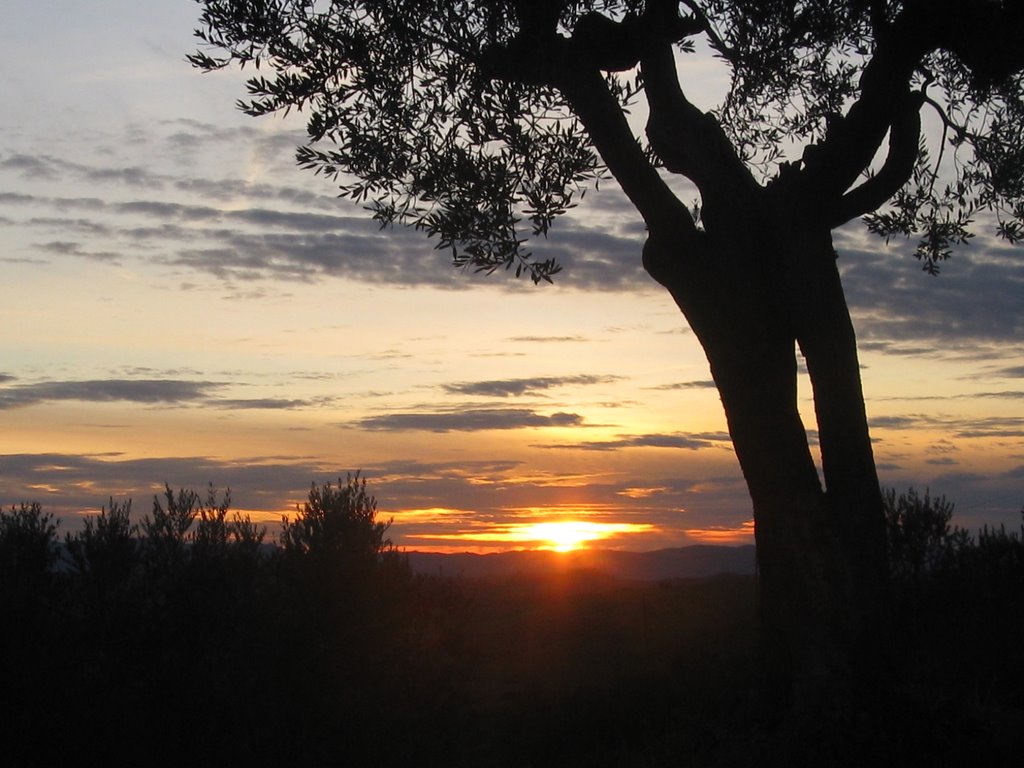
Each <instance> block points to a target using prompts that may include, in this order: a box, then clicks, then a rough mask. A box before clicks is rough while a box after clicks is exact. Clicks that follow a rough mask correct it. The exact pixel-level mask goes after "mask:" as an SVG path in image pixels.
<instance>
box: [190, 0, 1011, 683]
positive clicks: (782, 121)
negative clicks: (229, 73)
mask: <svg viewBox="0 0 1024 768" xmlns="http://www.w3.org/2000/svg"><path fill="white" fill-rule="evenodd" d="M199 2H200V5H201V6H202V21H201V27H200V29H199V30H198V32H197V34H198V36H199V37H200V39H201V40H202V41H203V43H204V44H205V49H204V50H203V51H200V52H198V53H197V54H195V55H194V56H193V57H191V60H192V62H193V63H194V64H195V65H196V66H198V67H200V68H202V69H205V70H213V69H217V68H220V67H224V66H227V65H229V64H233V63H235V64H240V65H243V66H245V65H249V66H254V67H255V68H256V69H255V71H254V73H253V76H252V78H251V79H250V80H249V85H248V88H249V94H250V96H251V100H249V101H244V102H242V103H241V107H242V108H243V109H244V110H245V111H246V112H248V113H249V114H252V115H262V114H267V113H272V112H278V111H283V112H287V111H289V110H291V109H300V110H302V111H304V113H305V114H306V115H307V116H308V133H309V138H310V144H309V145H308V146H304V147H302V148H300V149H299V151H298V160H299V163H300V164H301V165H302V166H304V167H306V168H309V169H312V170H314V171H315V172H317V173H320V174H323V175H325V176H327V177H329V178H334V179H338V180H339V181H340V183H341V189H342V192H343V193H344V194H345V195H347V196H349V197H351V198H353V199H355V200H358V201H361V202H366V203H367V204H368V205H369V206H370V208H371V210H372V211H373V215H374V217H375V218H376V219H377V220H378V221H379V222H381V223H382V224H383V225H387V224H391V223H393V222H403V223H407V224H410V225H412V226H414V227H416V228H418V229H420V230H423V231H424V232H425V233H426V234H427V235H429V236H431V237H434V238H435V239H436V242H437V244H438V246H439V247H442V248H446V249H449V250H450V251H451V253H452V254H453V259H454V262H455V264H456V265H459V266H466V267H469V268H472V269H476V270H484V271H494V270H496V269H501V268H504V269H513V268H514V269H515V272H516V274H520V273H524V272H525V273H526V274H528V275H530V276H531V277H532V278H533V279H534V280H535V281H541V280H549V279H550V278H551V277H552V276H553V275H554V274H555V273H557V272H558V265H557V264H556V263H555V262H554V261H553V260H551V259H545V258H543V256H541V257H535V256H534V255H533V254H532V251H531V250H530V245H529V244H528V242H529V240H530V239H531V238H535V237H537V236H546V235H547V234H548V232H549V230H550V229H551V227H552V225H553V224H554V222H555V220H556V219H557V217H558V216H559V215H561V214H563V213H564V212H565V211H566V210H567V209H569V208H570V207H571V206H572V205H573V204H574V203H575V202H576V200H577V199H578V198H579V197H580V196H581V195H582V194H583V191H584V190H585V189H586V187H587V186H588V185H590V184H593V183H596V182H597V181H598V180H599V179H600V178H602V177H603V176H605V175H606V174H610V175H611V176H613V177H614V179H615V180H616V181H617V182H618V184H619V185H620V186H621V188H622V189H623V191H624V192H625V194H626V195H627V196H628V198H629V199H630V201H631V202H632V203H633V205H634V206H635V207H636V209H637V212H638V214H639V217H640V218H641V219H642V221H643V223H644V225H645V228H646V241H645V242H644V243H643V246H642V249H641V247H640V244H639V243H638V247H637V250H638V255H639V252H640V251H641V250H642V258H643V266H644V268H645V269H646V270H647V272H648V273H649V274H650V275H651V277H652V278H654V279H655V280H656V281H657V282H659V283H660V284H661V285H663V286H664V287H665V288H666V289H667V290H668V292H669V293H670V295H671V296H672V298H673V299H674V300H675V302H676V303H677V305H678V306H679V308H680V309H681V311H682V313H683V314H684V315H685V317H686V319H687V321H688V322H689V324H690V326H691V328H692V329H693V331H694V333H695V334H696V337H697V338H698V339H699V340H700V342H701V344H702V345H703V348H704V351H705V352H706V354H707V357H708V360H709V362H710V367H711V374H712V376H713V378H714V380H715V383H716V385H717V387H718V389H719V392H720V394H721V398H722V403H723V405H724V408H725V413H726V416H727V419H728V424H729V431H730V434H731V436H732V439H733V444H734V446H735V449H736V455H737V457H738V459H739V462H740V466H741V468H742V470H743V474H744V477H745V478H746V481H747V485H748V488H749V490H750V495H751V498H752V500H753V506H754V514H755V520H756V535H757V544H758V560H759V572H760V584H761V594H762V600H761V604H762V606H763V622H764V636H765V638H766V640H767V642H768V649H769V650H770V651H771V653H772V657H773V661H772V663H771V665H772V668H773V669H775V670H778V671H779V673H780V674H781V676H782V677H783V678H785V677H787V676H789V674H790V673H791V672H793V673H795V674H796V675H797V676H798V677H800V678H801V679H803V680H805V681H811V680H814V679H821V678H825V679H828V678H830V677H834V673H840V674H841V673H842V671H843V670H844V669H846V668H847V667H848V664H849V660H850V657H851V654H855V653H856V651H857V650H858V649H861V650H862V649H864V648H867V647H869V646H870V645H871V642H870V641H871V638H872V637H873V636H874V633H873V626H874V625H875V623H876V622H877V621H878V619H879V613H878V612H879V610H880V609H881V608H882V607H884V605H885V602H886V600H885V595H886V570H887V568H886V537H885V524H884V518H883V506H882V495H881V492H880V489H879V485H878V479H877V475H876V470H875V462H874V458H873V454H872V448H871V440H870V437H869V434H868V426H867V418H866V414H865V407H864V401H863V393H862V388H861V380H860V366H859V363H858V357H857V346H856V341H855V336H854V330H853V325H852V323H851V320H850V316H849V312H848V310H847V305H846V300H845V297H844V293H843V288H842V284H841V281H840V276H839V271H838V269H837V263H836V252H835V250H834V248H833V244H832V234H831V233H832V230H833V229H835V228H836V227H839V226H841V225H843V224H845V223H847V222H849V221H851V220H854V219H857V218H858V217H865V220H866V222H867V224H868V227H869V228H870V229H871V230H872V231H874V232H876V233H878V234H880V235H882V236H884V237H886V238H889V237H894V236H904V235H905V236H909V237H915V238H918V248H917V256H918V258H919V259H921V261H922V264H923V266H924V268H925V269H926V270H928V271H930V272H936V271H938V268H939V265H940V264H941V262H942V261H943V260H945V259H946V258H948V257H949V255H950V252H951V249H952V248H953V247H954V246H955V245H956V244H957V243H960V242H962V241H963V240H965V239H966V238H967V237H969V235H970V232H969V225H970V222H971V221H972V220H973V219H974V218H975V217H977V216H978V214H980V213H982V212H983V211H988V212H992V213H993V214H994V216H993V218H994V220H995V222H996V225H995V228H996V231H997V232H998V234H999V235H1001V236H1002V237H1003V238H1005V239H1006V240H1008V241H1010V242H1016V241H1017V240H1020V239H1021V238H1022V237H1024V140H1022V137H1024V133H1022V132H1024V98H1022V82H1024V81H1022V76H1021V70H1022V67H1024V46H1022V45H1020V39H1021V36H1022V34H1024V6H1022V4H1021V3H1019V2H992V1H990V0H813V1H812V0H767V1H763V2H746V1H741V0H682V1H681V2H680V1H677V0H572V1H570V0H551V1H550V2H524V1H522V0H457V1H449V0H444V1H443V2H442V1H441V0H373V1H370V0H365V1H358V0H344V1H343V0H337V1H335V2H329V3H327V2H325V3H314V2H308V1H306V0H274V1H273V2H270V1H267V2H249V1H248V0H246V1H243V0H199ZM698 42H700V43H701V44H702V45H706V46H708V47H709V48H710V50H711V51H712V53H713V54H714V55H715V56H716V57H717V58H718V59H719V60H720V61H721V62H722V64H723V65H724V66H725V67H727V68H728V70H729V72H730V74H731V80H730V84H729V90H728V93H727V95H726V96H725V99H724V101H723V102H722V104H721V106H720V107H719V108H718V109H716V110H714V111H704V110H702V109H700V108H698V107H696V106H695V105H694V104H693V103H692V102H691V101H690V100H689V99H688V98H687V96H686V91H687V89H688V88H689V87H690V83H689V82H687V79H688V78H692V77H693V75H692V74H690V73H688V72H687V71H686V67H685V65H686V61H687V55H688V54H690V53H692V52H693V51H694V50H695V47H696V44H697V43H698ZM639 99H643V101H644V102H645V106H646V108H647V113H648V117H647V124H646V131H645V136H644V137H641V138H639V139H638V138H637V136H636V135H635V134H634V128H633V126H632V125H631V124H630V122H629V121H628V120H627V116H626V115H627V107H628V105H629V104H631V103H633V102H634V101H637V100H639ZM922 114H928V115H929V116H930V117H931V118H932V119H933V120H935V121H936V122H937V123H938V125H939V128H940V130H941V133H942V136H941V144H936V145H935V146H934V147H933V148H932V150H933V151H931V152H929V145H928V142H926V141H924V137H923V136H922V132H921V121H922ZM876 156H877V157H878V158H879V159H877V160H876ZM673 175H676V176H681V177H684V178H686V179H688V180H689V181H690V182H692V183H693V185H695V187H696V189H697V192H698V194H699V196H700V201H699V206H698V207H699V217H698V215H697V214H698V211H695V210H694V209H692V208H691V207H690V206H689V205H688V204H686V203H684V202H683V200H681V199H680V198H679V196H678V195H677V194H676V193H675V192H674V191H673V187H672V186H671V185H670V184H669V179H670V177H671V176H673ZM624 266H625V265H624ZM797 347H799V349H800V351H801V352H802V354H803V356H804V358H805V360H806V363H807V370H808V373H809V374H810V380H811V384H812V387H813V391H814V402H815V413H816V418H817V429H818V439H819V444H820V450H821V459H822V475H823V477H824V484H822V482H821V481H820V480H819V476H818V472H817V471H816V468H815V462H814V459H813V455H812V452H811V449H810V447H809V444H808V437H807V431H806V429H805V427H804V424H803V423H802V421H801V419H800V415H799V412H798V409H797V388H796V379H797V361H796V348H797ZM833 682H834V680H833Z"/></svg>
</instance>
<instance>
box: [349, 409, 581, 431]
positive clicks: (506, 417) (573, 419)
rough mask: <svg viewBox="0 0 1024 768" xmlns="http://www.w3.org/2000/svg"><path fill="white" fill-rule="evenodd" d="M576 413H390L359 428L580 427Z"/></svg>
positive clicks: (462, 429)
mask: <svg viewBox="0 0 1024 768" xmlns="http://www.w3.org/2000/svg"><path fill="white" fill-rule="evenodd" d="M582 425H583V417H582V416H580V415H579V414H576V413H565V412H561V411H560V412H557V413H552V414H542V413H537V412H536V411H534V410H530V409H527V408H467V409H462V410H458V411H435V412H417V413H388V414H382V415H380V416H369V417H367V418H365V419H361V420H360V421H358V422H356V426H358V427H360V428H362V429H369V430H373V431H388V432H400V431H410V430H413V431H425V432H479V431H483V430H492V429H522V428H540V427H579V426H582Z"/></svg>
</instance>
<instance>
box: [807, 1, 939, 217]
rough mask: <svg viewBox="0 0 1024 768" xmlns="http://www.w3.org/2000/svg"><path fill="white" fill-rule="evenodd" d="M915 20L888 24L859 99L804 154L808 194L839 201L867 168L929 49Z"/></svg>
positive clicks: (905, 17)
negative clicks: (915, 70)
mask: <svg viewBox="0 0 1024 768" xmlns="http://www.w3.org/2000/svg"><path fill="white" fill-rule="evenodd" d="M918 21H919V20H918V19H917V18H916V17H915V16H914V15H912V14H908V13H906V12H903V13H901V14H900V16H899V17H897V19H896V20H895V21H893V22H892V24H890V25H889V27H888V30H887V33H886V34H885V35H884V36H883V37H882V38H881V39H880V40H879V42H878V47H877V48H876V50H875V53H874V55H873V56H872V57H871V60H870V61H869V62H868V63H867V66H865V68H864V71H863V73H862V75H861V79H860V97H859V98H858V99H857V100H856V101H855V102H854V103H853V105H852V106H851V107H850V109H849V110H848V111H847V113H846V115H845V116H843V117H842V118H839V119H837V120H835V121H833V123H832V124H831V125H830V126H829V128H828V130H827V132H826V134H825V138H824V140H823V141H822V142H821V143H820V144H818V145H817V146H811V147H808V148H807V150H806V151H805V152H804V165H805V179H806V182H807V184H808V192H809V193H810V194H811V195H812V196H813V197H814V198H816V199H818V200H837V201H838V200H839V199H840V198H841V197H842V196H843V195H844V193H845V192H846V191H847V190H848V189H849V188H850V187H851V186H852V185H853V184H854V182H856V181H857V178H858V177H859V176H860V175H861V173H863V172H864V170H865V169H867V168H868V167H869V166H870V164H871V161H872V160H873V159H874V157H875V154H876V153H877V152H878V149H879V147H880V146H881V145H882V141H883V140H884V139H885V134H886V133H887V132H888V131H889V129H890V126H892V125H893V123H894V122H896V120H897V118H896V112H897V111H898V110H899V109H900V105H901V104H903V103H904V101H905V97H906V93H907V89H908V88H909V86H910V78H911V76H912V75H913V73H914V69H915V68H916V67H917V65H918V63H919V62H920V61H921V59H922V57H923V56H924V55H925V53H926V52H927V51H928V50H929V49H930V48H931V47H932V44H931V42H930V41H929V40H928V37H929V36H928V35H927V34H926V33H925V32H924V31H923V28H922V27H921V25H920V24H919V23H918Z"/></svg>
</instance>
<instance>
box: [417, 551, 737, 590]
mask: <svg viewBox="0 0 1024 768" xmlns="http://www.w3.org/2000/svg"><path fill="white" fill-rule="evenodd" d="M405 554H407V555H408V557H409V564H410V565H411V566H412V569H413V571H415V572H416V573H423V574H431V575H438V574H440V575H443V576H465V577H479V576H512V575H515V574H545V573H553V572H560V571H567V570H595V571H599V572H601V573H604V574H606V575H608V576H612V577H614V578H618V579H634V580H638V581H659V580H662V579H692V578H704V577H708V576H717V575H720V574H726V573H731V574H736V575H744V576H746V575H750V574H753V573H754V547H753V546H752V545H744V546H739V547H727V546H716V545H706V544H695V545H692V546H688V547H676V548H673V549H659V550H655V551H652V552H625V551H622V550H614V549H580V550H575V551H573V552H552V551H550V550H517V551H514V552H493V553H489V554H485V555H477V554H473V553H469V552H459V553H453V554H441V553H437V552H406V553H405Z"/></svg>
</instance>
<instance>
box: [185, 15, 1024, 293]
mask: <svg viewBox="0 0 1024 768" xmlns="http://www.w3.org/2000/svg"><path fill="white" fill-rule="evenodd" d="M197 1H198V2H200V4H201V5H202V6H203V15H202V26H201V27H200V29H198V30H197V32H196V34H197V36H198V37H199V38H200V39H201V40H202V41H203V42H204V43H205V44H206V45H205V46H204V48H206V49H207V50H209V49H212V50H211V51H210V53H207V52H204V51H201V52H198V53H196V54H194V55H193V56H192V57H190V59H191V61H192V63H193V64H195V65H196V66H198V67H200V68H202V69H207V70H209V69H216V68H219V67H223V66H225V65H227V64H230V63H238V64H240V65H242V66H243V67H244V66H247V65H251V66H253V67H254V68H255V69H256V70H257V71H256V72H255V73H254V75H253V77H252V78H251V79H250V80H249V82H248V88H249V93H250V96H251V98H250V99H249V100H247V101H242V102H240V106H241V108H242V109H244V110H245V111H246V112H248V113H249V114H253V115H262V114H266V113H271V112H279V111H280V112H286V113H287V112H288V111H289V110H291V109H293V108H298V109H301V110H303V112H304V113H305V114H307V115H308V133H309V137H310V144H308V145H306V146H304V147H301V148H300V149H299V151H298V159H299V162H300V164H301V165H303V166H305V167H307V168H310V169H313V170H315V171H316V172H317V173H321V174H325V175H327V176H329V177H332V178H336V179H338V180H339V181H340V183H341V189H342V192H343V193H344V194H345V195H349V196H351V197H353V198H355V199H357V200H361V201H368V202H369V205H370V206H371V208H372V210H373V214H374V216H375V217H376V218H377V220H378V221H380V222H381V224H382V225H387V224H390V223H393V222H396V221H398V222H405V223H408V224H412V225H413V226H415V227H417V228H420V229H422V230H425V231H426V232H427V233H428V234H430V235H431V236H434V237H436V238H438V243H439V245H440V246H442V247H445V248H450V249H451V251H452V253H453V257H454V260H455V263H456V264H457V265H461V266H469V267H471V268H475V269H480V270H486V271H493V270H495V269H497V268H498V267H505V268H511V267H513V266H514V267H515V269H516V272H517V274H518V273H520V272H522V271H524V270H525V271H526V272H527V273H528V274H530V275H531V276H532V277H533V279H534V280H535V281H536V280H540V279H549V278H550V276H551V275H552V274H554V273H555V272H557V271H558V266H557V264H555V263H554V262H553V261H551V260H539V259H535V258H534V257H533V256H532V255H531V252H530V250H529V248H528V247H527V245H526V243H527V240H528V239H529V238H530V237H533V236H537V235H546V234H547V232H548V229H549V228H550V227H551V225H552V223H553V222H554V220H555V219H556V218H557V217H558V216H559V215H561V214H563V213H565V211H566V210H567V209H569V208H570V207H572V206H573V204H574V203H575V201H576V200H577V199H578V198H579V197H580V196H582V195H583V193H584V191H585V189H586V188H587V186H589V185H590V184H592V183H596V182H598V180H599V179H600V178H601V177H602V176H603V175H604V173H605V172H606V171H611V173H612V174H614V176H615V177H616V178H617V180H618V181H619V183H620V184H621V185H622V187H623V188H624V190H625V191H626V193H627V195H629V196H630V198H631V199H632V200H633V202H634V203H636V204H637V207H638V208H639V210H640V212H641V214H642V215H643V216H644V218H645V220H647V223H648V224H649V225H650V224H651V223H652V221H653V220H655V219H658V218H660V217H664V216H671V217H673V218H676V217H680V216H681V217H682V220H683V221H684V222H686V225H685V226H686V227H687V228H688V229H690V230H692V229H693V227H694V221H693V218H692V217H691V216H689V215H688V214H687V213H686V211H685V210H683V211H681V210H680V209H681V208H684V206H681V205H680V203H679V201H678V200H676V199H675V196H674V195H672V194H671V192H670V191H669V190H668V188H667V187H666V186H665V185H664V184H663V183H661V182H660V181H659V178H660V177H659V171H658V169H659V168H664V169H668V170H670V171H672V172H675V173H679V174H682V175H684V176H686V177H687V178H689V179H691V180H692V181H693V182H694V183H695V184H696V185H697V187H698V188H699V190H700V193H701V196H702V204H703V207H704V217H705V219H706V218H707V217H708V216H714V215H716V213H717V211H718V209H721V208H723V207H724V206H723V204H722V201H721V200H720V198H721V197H722V196H723V195H726V196H729V197H731V198H736V197H739V198H740V199H742V198H744V197H746V196H748V195H751V194H756V193H757V192H758V191H759V190H761V189H763V188H762V186H761V185H762V184H764V183H766V182H767V183H770V182H772V181H776V182H785V183H786V184H787V185H789V186H791V187H796V188H797V191H798V193H799V194H798V195H797V196H796V199H797V200H799V202H800V203H801V204H803V205H807V206H810V207H812V208H813V209H815V210H816V212H818V213H819V214H820V215H821V216H823V217H824V218H825V220H826V221H827V222H828V223H829V225H830V226H838V225H840V224H842V223H844V222H846V221H849V220H850V219H853V218H856V217H858V216H864V215H867V217H868V218H867V223H868V226H869V228H870V229H871V230H873V231H874V232H876V233H878V234H880V235H883V236H885V237H887V238H889V237H892V236H895V235H906V236H917V237H919V238H920V242H919V247H918V256H919V257H920V258H921V259H922V260H923V263H924V266H925V268H926V269H928V270H929V271H937V265H938V263H939V262H940V261H942V260H944V259H945V258H947V257H948V256H949V254H950V249H951V247H952V246H953V245H954V244H956V243H958V242H963V241H964V240H965V239H966V238H968V237H969V236H970V232H969V231H968V226H969V224H970V223H971V221H972V219H973V217H974V216H975V215H976V214H977V213H979V212H980V211H983V210H992V211H995V212H996V215H997V217H998V231H999V234H1000V235H1002V236H1003V237H1004V238H1006V239H1008V240H1010V241H1016V240H1019V239H1021V238H1024V202H1022V200H1024V134H1022V131H1024V99H1022V91H1024V88H1022V79H1021V68H1022V65H1024V46H1021V45H1020V34H1021V32H1024V10H1022V5H1021V4H1020V3H1018V2H993V1H992V0H938V1H935V0H908V1H906V2H885V1H884V0H882V1H877V0H876V1H871V0H814V1H805V2H795V1H793V0H757V2H753V1H752V0H684V1H683V2H675V1H674V0H659V1H655V0H648V1H647V2H643V1H642V0H592V1H590V2H570V1H568V0H563V1H561V2H557V1H554V0H552V2H536V3H534V2H522V1H514V0H462V1H461V2H448V0H445V1H444V2H439V1H438V0H375V1H371V2H356V1H354V0H350V1H347V2H340V1H335V2H326V3H325V2H310V1H308V0H263V1H260V2H251V1H246V2H240V1H239V0H197ZM698 42H700V43H702V44H704V45H706V46H708V47H709V48H710V50H711V51H712V52H713V53H714V54H715V55H716V56H717V57H718V58H719V59H720V60H721V61H722V62H724V64H726V65H727V66H728V67H729V69H730V71H731V80H730V86H729V90H728V93H727V95H726V96H725V99H724V101H723V103H722V104H721V105H720V107H719V108H718V109H717V110H714V111H712V112H709V113H704V112H701V111H700V110H699V109H697V108H695V107H694V106H693V104H691V103H690V101H688V100H687V98H686V96H685V94H684V87H685V86H687V85H688V83H687V82H686V73H685V66H686V54H689V53H692V52H693V51H694V50H695V46H696V44H697V43H698ZM680 55H682V58H680ZM680 66H681V67H682V68H683V71H682V75H681V74H680ZM639 97H643V99H644V100H645V101H646V105H647V107H648V108H649V110H650V119H649V121H648V124H647V130H646V135H647V140H646V141H644V140H641V143H638V142H637V141H636V140H634V134H633V129H632V128H631V126H630V125H629V123H628V122H627V121H626V118H625V113H626V111H627V109H628V105H629V104H631V103H633V102H634V101H636V100H637V99H638V98H639ZM922 107H925V109H924V112H925V113H931V116H932V117H933V118H934V119H936V120H937V121H938V123H939V125H940V128H941V133H942V136H941V140H940V141H939V143H934V142H933V143H932V144H931V145H929V143H927V142H925V141H923V138H922V135H921V116H922ZM887 136H888V149H887V150H884V151H883V153H884V154H886V159H885V160H884V161H881V162H879V161H875V158H876V155H877V154H878V153H879V152H880V151H882V150H881V148H882V145H883V143H884V141H885V139H886V137H887ZM890 200H891V205H889V207H887V208H885V209H884V210H882V211H881V212H878V213H875V211H876V210H877V209H879V208H880V207H882V206H883V205H885V204H886V203H887V201H890ZM808 213H810V211H808Z"/></svg>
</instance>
